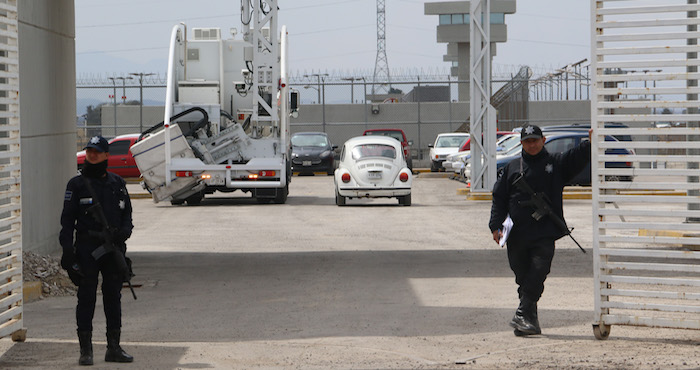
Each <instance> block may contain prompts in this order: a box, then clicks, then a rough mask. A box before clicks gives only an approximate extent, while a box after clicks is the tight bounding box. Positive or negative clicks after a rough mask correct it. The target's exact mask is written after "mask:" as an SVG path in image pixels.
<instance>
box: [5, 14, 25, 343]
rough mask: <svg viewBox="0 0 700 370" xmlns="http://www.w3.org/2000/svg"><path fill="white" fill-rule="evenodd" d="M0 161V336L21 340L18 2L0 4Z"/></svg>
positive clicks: (22, 332) (23, 332) (22, 335)
mask: <svg viewBox="0 0 700 370" xmlns="http://www.w3.org/2000/svg"><path fill="white" fill-rule="evenodd" d="M0 14H1V15H0V25H1V26H0V28H2V34H1V36H0V50H2V52H3V53H2V54H3V55H2V58H1V59H0V78H2V79H4V81H3V82H2V83H0V90H1V91H2V93H1V94H0V95H2V96H3V98H2V101H0V133H2V134H3V135H0V136H3V138H2V139H0V146H2V148H1V149H2V151H0V159H2V161H3V166H2V177H0V186H3V187H7V188H6V189H3V191H1V192H0V204H3V206H2V207H0V214H2V218H0V224H1V225H2V227H4V228H8V227H9V230H6V231H3V232H2V233H0V239H1V241H2V244H0V256H2V257H3V258H1V259H0V272H2V278H1V279H0V281H2V282H3V283H4V285H2V286H1V287H0V295H3V299H2V300H0V302H1V304H0V322H2V324H1V325H0V337H4V336H8V335H10V334H11V335H12V339H13V340H24V338H25V332H26V331H25V330H24V329H22V324H23V319H22V316H23V314H22V307H23V306H22V305H23V296H22V232H21V230H22V227H21V222H22V218H21V203H22V202H21V199H20V197H21V192H20V171H21V161H20V132H19V130H20V121H19V111H20V110H19V53H18V50H19V48H18V43H19V38H18V34H17V24H18V22H17V0H4V1H2V3H0Z"/></svg>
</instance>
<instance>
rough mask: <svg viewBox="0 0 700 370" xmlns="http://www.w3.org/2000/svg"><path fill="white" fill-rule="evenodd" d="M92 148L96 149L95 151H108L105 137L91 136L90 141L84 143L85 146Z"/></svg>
mask: <svg viewBox="0 0 700 370" xmlns="http://www.w3.org/2000/svg"><path fill="white" fill-rule="evenodd" d="M87 148H93V149H97V151H99V152H101V153H104V152H109V143H108V142H107V139H105V138H103V137H102V136H99V135H98V136H93V137H92V138H90V141H88V144H87V145H85V148H83V150H85V149H87Z"/></svg>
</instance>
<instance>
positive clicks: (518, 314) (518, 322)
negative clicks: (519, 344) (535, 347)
mask: <svg viewBox="0 0 700 370" xmlns="http://www.w3.org/2000/svg"><path fill="white" fill-rule="evenodd" d="M535 304H536V302H534V301H532V300H530V299H528V298H526V297H523V298H522V299H520V306H518V309H517V310H516V311H515V316H513V319H512V320H510V326H512V327H513V328H514V329H515V331H514V334H515V335H516V336H525V335H534V334H540V333H541V331H539V332H538V329H539V327H536V326H535V324H534V323H533V322H532V310H533V306H534V305H535ZM535 310H536V308H535Z"/></svg>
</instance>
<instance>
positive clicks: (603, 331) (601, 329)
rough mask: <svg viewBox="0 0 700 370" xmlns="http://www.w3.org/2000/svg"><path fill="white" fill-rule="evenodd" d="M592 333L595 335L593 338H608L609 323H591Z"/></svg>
mask: <svg viewBox="0 0 700 370" xmlns="http://www.w3.org/2000/svg"><path fill="white" fill-rule="evenodd" d="M593 335H595V339H598V340H605V339H608V336H609V335H610V325H605V324H593Z"/></svg>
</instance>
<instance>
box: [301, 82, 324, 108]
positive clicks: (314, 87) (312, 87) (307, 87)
mask: <svg viewBox="0 0 700 370" xmlns="http://www.w3.org/2000/svg"><path fill="white" fill-rule="evenodd" d="M304 88H305V89H314V90H316V91H317V92H318V93H319V94H320V90H319V89H318V88H317V87H316V86H311V85H304ZM316 103H318V104H320V103H321V102H320V101H318V102H316Z"/></svg>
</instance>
